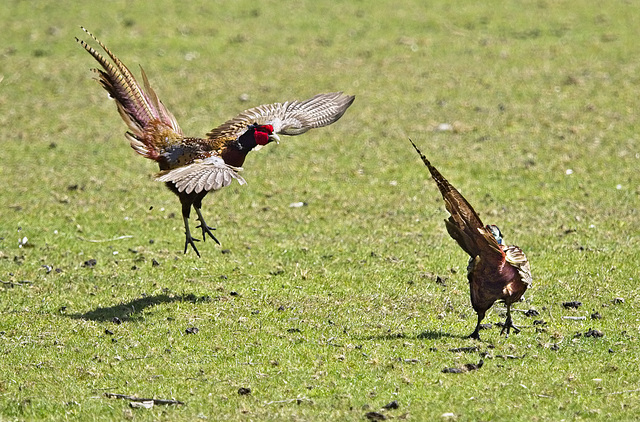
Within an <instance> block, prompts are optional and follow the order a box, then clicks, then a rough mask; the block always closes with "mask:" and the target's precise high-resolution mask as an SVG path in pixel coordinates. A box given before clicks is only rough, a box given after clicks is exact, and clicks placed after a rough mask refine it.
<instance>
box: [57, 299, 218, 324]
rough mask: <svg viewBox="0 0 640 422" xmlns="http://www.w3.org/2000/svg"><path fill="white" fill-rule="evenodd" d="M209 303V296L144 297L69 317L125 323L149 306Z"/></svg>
mask: <svg viewBox="0 0 640 422" xmlns="http://www.w3.org/2000/svg"><path fill="white" fill-rule="evenodd" d="M210 301H211V297H209V296H196V295H194V294H188V295H176V296H174V295H167V294H161V295H155V296H144V297H141V298H139V299H134V300H132V301H130V302H127V303H120V304H117V305H113V306H109V307H106V308H97V309H94V310H93V311H89V312H85V313H84V314H70V315H69V317H71V318H74V319H87V320H91V321H112V320H113V319H114V318H119V319H120V320H122V321H127V320H131V319H133V318H135V316H136V314H140V313H141V312H142V311H143V310H144V309H145V308H148V307H150V306H156V305H160V304H163V303H172V302H190V303H203V302H210Z"/></svg>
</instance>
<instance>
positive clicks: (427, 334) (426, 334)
mask: <svg viewBox="0 0 640 422" xmlns="http://www.w3.org/2000/svg"><path fill="white" fill-rule="evenodd" d="M445 337H446V338H460V339H465V338H467V337H468V336H465V335H460V334H451V333H447V332H444V331H432V330H427V331H423V332H421V333H419V334H416V335H415V336H412V335H407V334H405V333H384V334H375V335H371V336H366V337H363V340H398V339H403V338H404V339H409V338H413V339H416V340H438V339H441V338H445Z"/></svg>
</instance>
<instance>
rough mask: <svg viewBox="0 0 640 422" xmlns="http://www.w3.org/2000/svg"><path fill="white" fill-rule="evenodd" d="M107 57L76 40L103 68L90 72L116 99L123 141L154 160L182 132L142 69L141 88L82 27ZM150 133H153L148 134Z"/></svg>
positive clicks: (118, 62)
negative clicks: (124, 131) (123, 128)
mask: <svg viewBox="0 0 640 422" xmlns="http://www.w3.org/2000/svg"><path fill="white" fill-rule="evenodd" d="M82 30H83V31H84V32H86V33H87V34H88V35H89V36H90V37H91V38H93V40H94V41H96V42H97V43H98V45H100V47H102V49H103V50H104V51H105V52H106V53H107V55H108V56H109V57H110V58H111V61H109V60H107V59H106V58H105V57H104V56H103V55H102V54H100V53H99V52H97V51H96V50H95V49H94V48H93V47H91V46H90V45H89V44H87V43H86V42H85V41H83V40H81V39H79V38H76V41H77V42H78V43H80V45H81V46H82V47H83V48H84V49H85V50H86V51H87V52H89V54H91V55H92V56H93V58H94V59H96V61H97V62H98V63H100V66H102V68H103V69H93V71H94V72H96V73H97V74H98V75H99V78H98V81H99V82H100V84H101V85H102V86H103V87H104V89H105V90H106V91H107V92H108V93H109V96H110V97H111V98H113V99H114V100H116V104H117V106H118V112H119V113H120V116H122V119H123V120H124V122H125V123H126V124H127V126H128V127H129V130H130V132H127V138H128V139H129V141H130V142H131V147H132V148H133V149H135V150H136V152H138V153H140V154H142V155H144V156H146V157H148V158H153V159H155V158H157V149H158V148H162V147H164V146H165V145H163V143H166V142H167V141H170V140H171V139H174V138H181V137H182V130H181V129H180V126H179V125H178V122H176V119H175V117H173V114H171V112H170V111H169V110H167V108H166V107H165V106H164V104H162V102H161V101H160V100H159V99H158V96H157V95H156V93H155V92H154V91H153V89H151V86H150V85H149V81H148V80H147V76H146V75H145V73H144V70H142V68H140V70H141V72H142V80H143V83H144V88H143V87H142V86H140V84H139V83H138V82H137V81H136V79H135V78H134V77H133V74H131V72H130V71H129V69H128V68H127V67H126V66H125V65H124V63H122V62H121V61H120V60H119V59H118V58H117V57H116V56H115V55H114V54H113V53H112V52H111V51H110V50H109V49H108V48H107V47H106V46H105V45H104V44H103V43H102V42H100V40H98V39H97V38H96V37H94V36H93V35H92V34H91V33H90V32H89V31H87V30H86V29H85V28H82ZM150 131H152V132H153V133H150Z"/></svg>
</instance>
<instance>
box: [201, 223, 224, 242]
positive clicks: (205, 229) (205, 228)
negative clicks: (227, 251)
mask: <svg viewBox="0 0 640 422" xmlns="http://www.w3.org/2000/svg"><path fill="white" fill-rule="evenodd" d="M196 229H202V240H203V241H205V242H206V240H207V236H205V235H206V234H208V235H209V236H211V238H212V239H213V240H214V241H215V242H216V243H217V244H218V245H219V244H220V242H219V241H218V239H216V237H215V236H214V235H213V233H211V230H215V229H216V228H215V227H209V226H207V225H206V224H205V223H204V222H202V223H201V224H200V225H199V226H196Z"/></svg>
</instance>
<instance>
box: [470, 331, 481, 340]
mask: <svg viewBox="0 0 640 422" xmlns="http://www.w3.org/2000/svg"><path fill="white" fill-rule="evenodd" d="M467 338H472V339H474V340H478V341H480V333H479V332H478V330H475V331H474V332H473V333H471V334H469V335H468V336H467Z"/></svg>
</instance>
